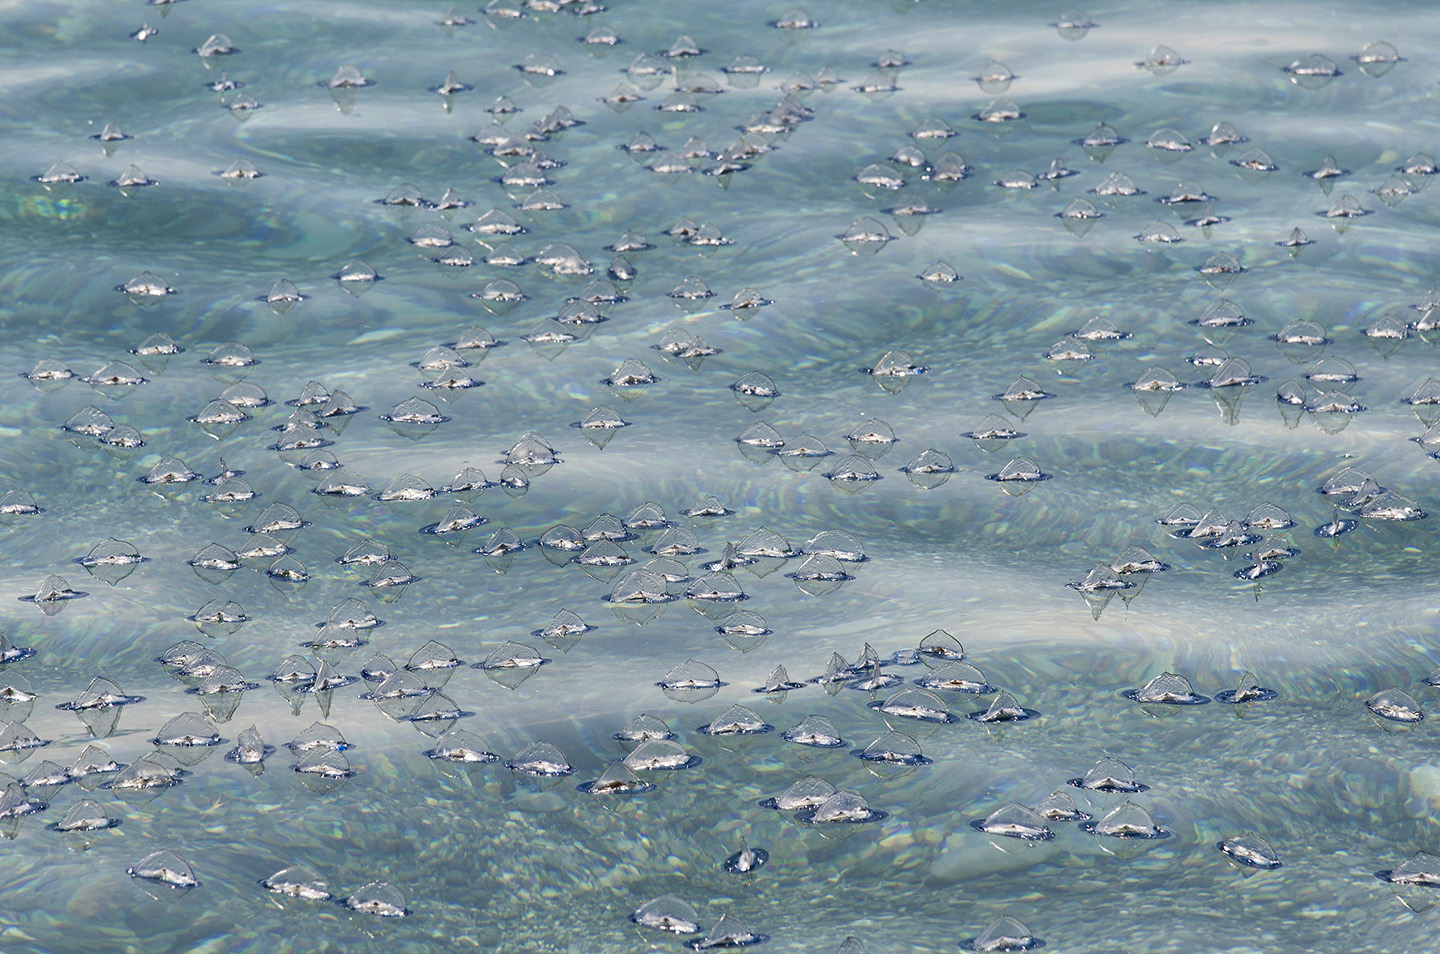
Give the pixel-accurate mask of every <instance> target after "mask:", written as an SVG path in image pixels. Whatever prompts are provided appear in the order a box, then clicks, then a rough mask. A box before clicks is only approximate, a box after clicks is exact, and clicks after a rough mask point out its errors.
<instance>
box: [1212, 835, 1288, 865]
mask: <svg viewBox="0 0 1440 954" xmlns="http://www.w3.org/2000/svg"><path fill="white" fill-rule="evenodd" d="M1215 847H1216V848H1218V849H1219V850H1220V851H1221V852H1223V853H1224V854H1225V856H1226V857H1227V858H1229V859H1230V860H1231V861H1233V862H1235V863H1236V864H1238V865H1240V866H1242V867H1246V868H1259V869H1260V870H1262V871H1274V870H1275V869H1277V868H1283V867H1284V864H1283V863H1282V862H1281V861H1280V856H1279V855H1277V854H1276V852H1275V849H1274V848H1273V847H1271V845H1270V843H1269V842H1268V841H1266V840H1265V839H1264V838H1261V837H1260V836H1259V835H1256V834H1254V833H1253V832H1251V833H1248V834H1244V835H1236V836H1234V837H1232V838H1225V839H1223V840H1221V841H1219V842H1217V843H1216V844H1215Z"/></svg>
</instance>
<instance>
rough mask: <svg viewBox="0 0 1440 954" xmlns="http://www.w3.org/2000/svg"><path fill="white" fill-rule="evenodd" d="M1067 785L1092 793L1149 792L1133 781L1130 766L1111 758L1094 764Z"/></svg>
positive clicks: (1133, 773) (1143, 786)
mask: <svg viewBox="0 0 1440 954" xmlns="http://www.w3.org/2000/svg"><path fill="white" fill-rule="evenodd" d="M1068 784H1070V785H1073V786H1074V787H1076V788H1083V789H1085V790H1087V791H1092V792H1112V793H1113V792H1125V793H1136V792H1145V791H1149V788H1150V787H1149V786H1148V785H1145V784H1143V783H1141V782H1137V781H1135V772H1134V770H1133V769H1131V768H1130V766H1128V765H1126V764H1125V763H1124V762H1122V761H1120V760H1119V759H1117V758H1114V757H1112V756H1106V757H1104V758H1102V759H1100V760H1099V761H1098V762H1096V763H1095V764H1094V765H1093V766H1091V768H1090V769H1089V771H1087V772H1086V773H1085V775H1084V776H1083V777H1081V778H1072V779H1070V781H1069V782H1068Z"/></svg>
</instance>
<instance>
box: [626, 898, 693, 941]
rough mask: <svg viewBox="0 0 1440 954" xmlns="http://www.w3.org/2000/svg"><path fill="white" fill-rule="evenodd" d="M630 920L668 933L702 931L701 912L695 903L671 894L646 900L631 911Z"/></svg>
mask: <svg viewBox="0 0 1440 954" xmlns="http://www.w3.org/2000/svg"><path fill="white" fill-rule="evenodd" d="M630 920H631V921H634V922H635V923H636V924H638V925H640V926H641V927H645V928H650V929H651V930H652V931H663V932H665V933H666V934H699V933H700V914H699V912H698V911H696V910H695V907H694V905H692V904H690V903H689V902H687V901H682V900H680V899H679V898H677V897H675V896H674V895H671V894H667V895H663V896H661V897H658V898H652V899H651V900H649V901H646V902H645V903H644V904H642V905H640V907H638V908H636V909H635V910H634V912H633V913H631V915H630Z"/></svg>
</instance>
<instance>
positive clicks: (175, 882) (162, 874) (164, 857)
mask: <svg viewBox="0 0 1440 954" xmlns="http://www.w3.org/2000/svg"><path fill="white" fill-rule="evenodd" d="M126 873H127V874H129V875H130V877H132V878H138V879H142V880H145V881H149V882H152V883H154V884H158V885H164V886H165V887H167V888H174V889H177V890H182V889H183V890H188V889H190V888H196V887H199V885H200V879H199V878H197V877H196V876H195V871H194V869H193V868H191V867H190V863H189V862H187V861H186V860H185V859H184V858H182V857H180V856H179V855H178V854H176V853H175V852H173V851H171V850H169V849H168V848H166V849H162V850H160V851H154V852H151V853H150V854H148V855H146V856H145V857H144V858H141V859H140V860H139V861H137V862H136V863H135V864H134V866H132V867H130V868H128V869H126Z"/></svg>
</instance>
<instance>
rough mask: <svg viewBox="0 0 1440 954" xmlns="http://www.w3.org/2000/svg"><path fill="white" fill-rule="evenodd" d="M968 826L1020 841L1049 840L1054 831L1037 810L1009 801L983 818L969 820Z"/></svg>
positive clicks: (989, 833)
mask: <svg viewBox="0 0 1440 954" xmlns="http://www.w3.org/2000/svg"><path fill="white" fill-rule="evenodd" d="M970 827H971V828H973V829H975V830H976V831H981V832H984V833H985V834H987V835H998V836H1001V837H1004V838H1016V839H1019V840H1021V841H1049V840H1050V839H1052V838H1054V837H1055V832H1053V831H1051V830H1050V827H1049V826H1048V825H1046V824H1045V818H1044V816H1042V815H1041V814H1040V813H1039V812H1036V811H1035V810H1034V809H1032V808H1027V807H1026V806H1024V805H1019V804H1016V803H1014V802H1011V803H1010V804H1008V805H1001V806H1000V807H999V808H997V809H995V810H994V811H993V812H991V813H990V814H989V815H986V816H985V817H984V818H977V819H974V820H973V821H971V822H970Z"/></svg>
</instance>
